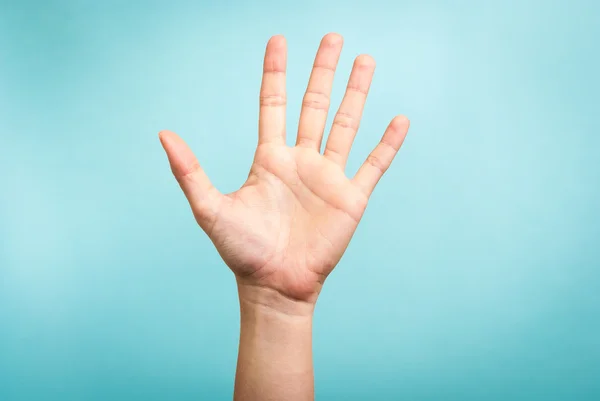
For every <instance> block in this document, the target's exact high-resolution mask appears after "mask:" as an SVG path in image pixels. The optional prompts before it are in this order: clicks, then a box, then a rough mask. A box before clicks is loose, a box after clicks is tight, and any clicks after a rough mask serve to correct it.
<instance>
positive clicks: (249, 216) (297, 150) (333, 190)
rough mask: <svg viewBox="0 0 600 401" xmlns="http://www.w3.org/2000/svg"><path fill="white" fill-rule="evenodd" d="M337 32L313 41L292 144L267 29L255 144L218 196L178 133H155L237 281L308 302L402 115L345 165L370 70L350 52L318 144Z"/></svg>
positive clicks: (400, 135)
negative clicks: (246, 168)
mask: <svg viewBox="0 0 600 401" xmlns="http://www.w3.org/2000/svg"><path fill="white" fill-rule="evenodd" d="M341 49H342V38H341V36H339V35H336V34H328V35H326V36H325V37H324V38H323V40H322V41H321V45H320V47H319V50H318V52H317V56H316V59H315V62H314V67H313V70H312V73H311V76H310V80H309V83H308V88H307V91H306V94H305V96H304V101H303V104H302V111H301V115H300V122H299V125H298V135H297V140H296V145H295V146H293V147H289V146H286V143H285V134H286V133H285V110H286V90H285V70H286V53H287V49H286V42H285V39H284V38H283V37H282V36H274V37H272V38H271V39H270V40H269V42H268V44H267V49H266V53H265V58H264V75H263V80H262V86H261V91H260V117H259V130H258V146H257V149H256V153H255V157H254V162H253V164H252V167H251V169H250V174H249V176H248V179H247V181H246V182H245V183H244V185H243V186H242V188H240V189H239V190H238V191H235V192H233V193H230V194H226V195H224V194H221V193H220V192H219V191H218V190H217V189H216V188H215V187H214V186H213V185H212V184H211V182H210V180H209V179H208V177H207V175H206V174H205V172H204V170H203V169H202V167H200V164H199V163H198V161H197V160H196V158H195V156H194V155H193V153H192V151H191V150H190V149H189V147H188V146H187V145H186V144H185V143H184V142H183V140H181V139H180V138H179V137H178V136H177V135H176V134H174V133H172V132H169V131H162V132H161V133H160V134H159V135H160V140H161V142H162V145H163V147H164V149H165V151H166V153H167V156H168V159H169V162H170V165H171V169H172V171H173V174H174V175H175V178H176V179H177V181H178V182H179V184H180V186H181V188H182V189H183V192H184V193H185V195H186V197H187V199H188V201H189V203H190V206H191V208H192V211H193V213H194V216H195V218H196V220H197V222H198V224H199V225H200V227H202V229H203V230H204V231H205V232H206V233H207V234H208V236H209V237H210V239H211V240H212V241H213V243H214V245H215V246H216V248H217V250H218V251H219V253H220V255H221V256H222V258H223V260H224V261H225V263H226V264H227V265H228V266H229V267H230V268H231V270H232V271H233V272H234V273H235V275H236V277H237V280H238V283H239V285H240V286H246V287H252V288H254V289H258V290H262V289H264V290H265V291H270V292H273V293H277V294H280V295H283V296H284V297H285V298H288V299H291V300H297V301H304V302H308V303H310V304H314V302H316V299H317V296H318V294H319V291H320V289H321V286H322V284H323V282H324V280H325V278H326V277H327V275H328V274H329V273H330V272H331V271H332V269H333V268H334V267H335V265H336V264H337V263H338V261H339V260H340V258H341V256H342V254H343V253H344V251H345V249H346V247H347V246H348V243H349V241H350V239H351V237H352V235H353V233H354V231H355V229H356V226H357V225H358V222H359V221H360V219H361V217H362V215H363V212H364V210H365V208H366V206H367V201H368V199H369V196H370V195H371V192H372V191H373V189H374V187H375V185H376V184H377V182H378V181H379V179H380V178H381V176H382V175H383V173H384V172H385V171H386V169H387V168H388V167H389V166H390V164H391V162H392V159H393V158H394V156H395V155H396V153H397V152H398V150H399V149H400V146H401V145H402V142H403V140H404V137H405V136H406V133H407V130H408V126H409V122H408V120H407V119H406V118H405V117H403V116H398V117H395V118H394V119H393V120H392V122H391V123H390V124H389V126H388V128H387V130H386V131H385V133H384V134H383V137H382V138H381V141H380V143H379V144H378V145H377V146H376V148H375V149H374V150H373V151H372V152H371V154H370V155H369V157H368V158H367V160H366V161H365V162H364V164H363V165H362V167H361V168H360V169H359V171H358V172H357V173H356V175H355V176H354V177H353V178H351V179H349V178H347V177H346V175H345V173H344V168H345V165H346V161H347V159H348V154H349V152H350V148H351V146H352V142H353V140H354V137H355V135H356V133H357V130H358V127H359V122H360V119H361V115H362V110H363V106H364V104H365V100H366V97H367V93H368V91H369V86H370V84H371V79H372V76H373V72H374V69H375V62H374V60H373V59H372V58H371V57H369V56H366V55H361V56H358V57H357V58H356V60H355V62H354V66H353V69H352V72H351V75H350V79H349V82H348V86H347V89H346V93H345V96H344V98H343V101H342V103H341V105H340V107H339V109H338V111H337V114H336V115H335V118H334V121H333V125H332V127H331V131H330V133H329V136H328V139H327V143H326V145H325V149H324V151H323V153H321V152H320V150H321V142H322V137H323V132H324V130H325V123H326V118H327V112H328V109H329V98H330V93H331V88H332V84H333V76H334V72H335V69H336V66H337V63H338V59H339V55H340V52H341Z"/></svg>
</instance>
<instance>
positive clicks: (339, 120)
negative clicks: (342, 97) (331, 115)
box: [333, 112, 358, 131]
mask: <svg viewBox="0 0 600 401" xmlns="http://www.w3.org/2000/svg"><path fill="white" fill-rule="evenodd" d="M333 124H334V125H337V126H339V127H342V128H350V129H351V130H353V131H356V130H358V119H357V118H355V117H354V116H352V115H351V114H348V113H343V112H338V113H337V114H336V115H335V119H334V120H333Z"/></svg>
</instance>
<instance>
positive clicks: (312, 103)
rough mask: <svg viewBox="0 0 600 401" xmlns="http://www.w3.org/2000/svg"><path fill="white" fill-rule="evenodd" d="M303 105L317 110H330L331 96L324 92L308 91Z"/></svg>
mask: <svg viewBox="0 0 600 401" xmlns="http://www.w3.org/2000/svg"><path fill="white" fill-rule="evenodd" d="M302 106H304V107H308V108H311V109H317V110H328V109H329V96H328V95H327V94H326V93H322V92H315V91H307V92H306V94H305V95H304V99H303V101H302Z"/></svg>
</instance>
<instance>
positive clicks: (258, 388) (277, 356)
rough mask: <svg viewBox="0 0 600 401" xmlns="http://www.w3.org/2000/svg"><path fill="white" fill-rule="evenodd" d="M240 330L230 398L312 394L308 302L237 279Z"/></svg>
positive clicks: (301, 400) (265, 399) (295, 398)
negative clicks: (234, 375)
mask: <svg viewBox="0 0 600 401" xmlns="http://www.w3.org/2000/svg"><path fill="white" fill-rule="evenodd" d="M238 289H239V295H240V314H241V332H240V348H239V354H238V365H237V373H236V380H235V392H234V400H235V401H258V400H260V401H269V400H286V401H308V400H313V399H314V380H313V366H312V312H313V306H312V305H310V304H307V303H301V302H300V303H299V302H296V301H292V300H290V299H287V298H285V297H282V296H281V295H279V294H278V293H277V292H275V291H273V290H268V289H264V288H260V287H254V286H244V285H240V284H239V283H238Z"/></svg>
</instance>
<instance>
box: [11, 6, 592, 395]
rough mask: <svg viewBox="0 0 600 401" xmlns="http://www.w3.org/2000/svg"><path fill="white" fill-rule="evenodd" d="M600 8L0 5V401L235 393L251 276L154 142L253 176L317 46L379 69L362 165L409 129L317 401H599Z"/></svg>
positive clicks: (319, 364)
mask: <svg viewBox="0 0 600 401" xmlns="http://www.w3.org/2000/svg"><path fill="white" fill-rule="evenodd" d="M599 21H600V5H598V2H595V1H581V0H579V1H577V0H573V1H566V0H565V1H537V0H535V1H524V2H522V1H487V2H483V1H468V0H465V1H454V2H448V1H412V2H410V1H391V0H390V1H388V2H384V1H380V0H371V1H368V2H366V1H365V2H357V1H350V0H346V1H338V0H327V1H317V0H310V1H305V0H303V1H298V2H284V1H266V0H263V1H253V2H242V1H219V2H217V1H214V2H202V1H194V2H191V1H190V2H183V1H178V0H173V1H169V2H155V1H150V2H141V1H129V2H117V1H114V0H113V1H102V2H100V1H93V2H92V1H16V0H15V1H7V0H3V1H0V171H1V173H0V400H2V401H21V400H48V401H50V400H61V401H65V400H146V401H150V400H198V399H207V400H208V399H210V400H226V399H230V397H231V395H232V386H233V377H234V369H235V360H236V353H237V340H238V338H237V337H238V327H239V320H238V319H239V316H238V310H237V294H236V289H235V284H234V280H233V276H232V274H231V273H230V272H229V271H228V269H226V268H225V267H224V266H223V264H222V262H221V261H220V259H219V256H218V255H217V253H216V251H215V250H214V249H213V248H212V245H211V243H210V242H209V240H208V239H207V238H206V237H205V236H204V234H203V233H202V232H201V230H200V229H199V228H198V227H197V226H196V224H195V222H194V220H193V218H192V216H191V213H190V211H189V210H188V206H187V204H186V202H185V199H184V197H183V195H182V194H181V193H180V190H179V188H178V186H177V184H176V182H175V181H174V180H173V178H172V177H171V175H170V171H169V168H168V164H167V161H166V158H165V156H164V154H163V151H162V149H161V147H160V145H159V142H158V139H157V135H156V134H157V132H158V131H159V130H161V129H166V128H168V129H171V130H173V131H175V132H178V133H179V134H180V135H182V136H183V137H184V138H185V139H186V140H187V141H188V143H189V144H190V145H191V147H192V148H193V149H194V150H195V152H196V154H197V156H198V158H199V159H200V161H201V163H202V164H203V166H204V167H205V169H206V171H207V172H208V173H209V175H210V176H211V178H212V180H213V182H214V183H215V184H216V185H217V187H218V188H219V189H221V190H222V191H232V190H234V189H236V188H237V187H238V186H239V185H240V184H242V183H243V181H244V180H245V178H246V174H247V169H248V168H249V166H250V162H251V159H252V156H253V149H254V146H255V144H256V138H257V134H256V127H257V111H258V100H257V99H258V88H259V85H260V76H261V75H260V73H261V67H262V66H261V63H262V57H263V52H264V47H265V44H266V41H267V40H268V38H269V37H270V36H271V35H273V34H277V33H282V34H284V35H286V37H287V39H288V45H289V59H288V60H289V65H288V66H289V74H288V91H289V92H288V96H289V111H288V116H289V120H288V124H289V132H290V134H289V135H288V137H289V138H290V141H292V140H293V136H294V135H293V133H294V132H295V126H296V123H297V118H298V115H299V110H300V102H301V98H302V94H303V91H304V89H305V85H306V82H307V79H308V75H309V73H310V67H311V64H312V60H313V57H314V54H315V51H316V48H317V46H318V43H319V40H320V38H321V36H322V35H324V34H325V33H327V32H330V31H336V32H339V33H341V34H342V35H344V37H345V43H346V46H345V48H344V52H343V55H342V58H341V60H340V67H339V73H338V75H337V77H336V83H335V89H334V96H333V104H334V105H335V107H337V104H338V103H339V100H340V99H341V96H342V94H343V89H344V86H345V82H346V79H347V76H348V73H349V71H350V68H351V64H352V59H353V58H354V57H355V56H356V55H358V54H360V53H369V54H371V55H373V56H374V57H375V59H376V60H377V62H378V68H377V72H376V75H375V80H374V82H373V86H372V91H371V95H370V99H369V101H368V104H367V107H366V110H365V114H364V121H363V124H362V126H361V130H360V132H359V135H358V137H357V140H356V143H355V146H354V151H353V153H352V156H351V159H350V163H349V167H348V172H349V174H353V173H354V172H355V171H356V169H357V168H358V166H359V165H360V163H361V162H362V160H363V159H364V158H365V157H366V155H367V154H368V152H369V151H370V150H371V149H372V148H373V147H374V146H375V144H376V143H377V141H378V139H379V137H380V135H381V133H382V132H383V130H384V128H385V126H386V125H387V123H388V122H389V120H390V119H391V118H392V117H393V116H394V115H395V114H397V113H403V114H406V115H408V116H409V117H410V119H411V121H412V127H411V131H410V133H409V137H408V138H407V140H406V142H405V146H404V148H403V149H402V151H401V152H400V154H399V157H398V158H397V160H396V161H395V162H394V165H393V166H392V169H391V170H390V171H389V172H388V174H387V175H386V177H385V178H384V180H383V181H382V182H381V184H380V186H379V187H378V189H377V190H376V191H375V193H374V195H373V198H372V201H371V203H370V206H369V209H368V210H367V212H366V214H365V217H364V219H363V222H362V224H361V226H360V227H359V230H358V231H357V233H356V235H355V237H354V239H353V241H352V243H351V245H350V248H349V249H348V251H347V253H346V255H345V256H344V258H343V259H342V262H341V263H340V265H339V266H338V268H337V269H336V271H335V272H334V273H333V274H332V276H331V277H330V279H329V280H328V282H327V285H326V286H325V288H324V291H323V293H322V297H321V298H320V300H319V304H318V307H317V312H316V317H315V337H314V338H315V340H314V342H315V344H314V352H315V373H316V386H317V398H319V399H322V400H367V399H368V400H399V399H406V400H450V401H452V400H461V401H467V400H528V401H534V400H598V399H600V245H599V242H600V241H599V240H600V160H599V159H600V156H599V154H600V153H599V152H600V130H599V128H600V124H599V122H598V121H599V120H600V113H599V109H600V96H599V93H600V78H599V75H598V73H599V71H600V56H599V51H598V50H599V49H598V38H599V37H600V22H599Z"/></svg>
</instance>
